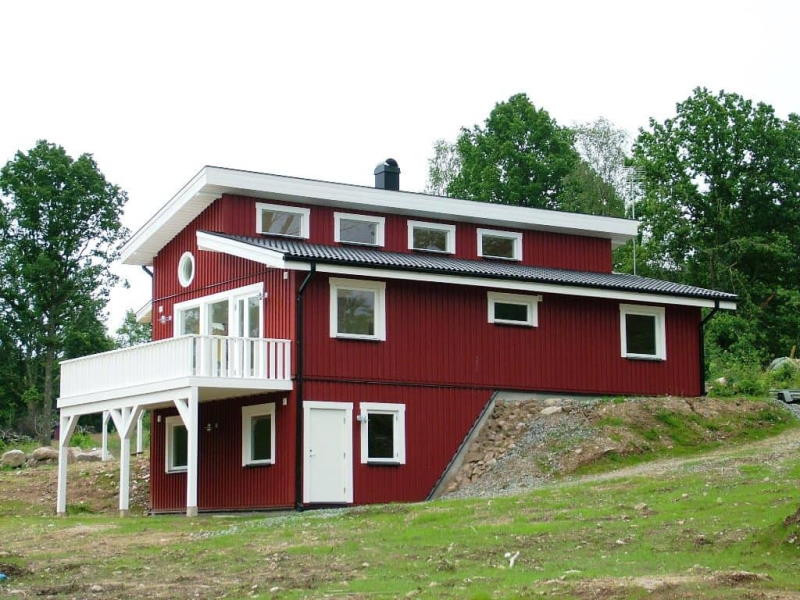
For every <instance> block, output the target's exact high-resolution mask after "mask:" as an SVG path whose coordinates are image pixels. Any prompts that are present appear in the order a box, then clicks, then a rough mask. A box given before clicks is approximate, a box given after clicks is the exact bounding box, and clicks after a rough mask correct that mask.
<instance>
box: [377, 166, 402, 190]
mask: <svg viewBox="0 0 800 600" xmlns="http://www.w3.org/2000/svg"><path fill="white" fill-rule="evenodd" d="M375 187H376V188H378V189H380V190H394V191H395V192H396V191H398V190H399V189H400V167H399V166H397V161H396V160H395V159H393V158H387V159H386V160H385V161H383V162H382V163H381V164H379V165H378V166H377V167H375Z"/></svg>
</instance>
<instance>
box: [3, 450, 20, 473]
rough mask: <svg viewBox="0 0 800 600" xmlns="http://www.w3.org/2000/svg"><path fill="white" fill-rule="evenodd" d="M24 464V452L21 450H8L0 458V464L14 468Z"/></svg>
mask: <svg viewBox="0 0 800 600" xmlns="http://www.w3.org/2000/svg"><path fill="white" fill-rule="evenodd" d="M24 464H25V453H24V452H23V451H22V450H9V451H8V452H4V453H3V456H2V458H0V465H2V466H4V467H11V468H12V469H15V468H17V467H21V466H22V465H24Z"/></svg>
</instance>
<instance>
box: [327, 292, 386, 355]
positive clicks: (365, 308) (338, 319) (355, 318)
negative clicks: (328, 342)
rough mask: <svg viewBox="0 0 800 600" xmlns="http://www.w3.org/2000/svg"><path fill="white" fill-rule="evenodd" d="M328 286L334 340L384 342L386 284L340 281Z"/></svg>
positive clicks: (331, 333) (331, 329) (331, 332)
mask: <svg viewBox="0 0 800 600" xmlns="http://www.w3.org/2000/svg"><path fill="white" fill-rule="evenodd" d="M329 282H330V295H331V299H330V335H331V337H335V338H351V339H360V340H381V341H382V340H385V339H386V306H385V295H386V284H385V283H384V282H382V281H366V280H362V279H340V278H337V277H331V278H330V279H329Z"/></svg>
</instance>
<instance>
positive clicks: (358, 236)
mask: <svg viewBox="0 0 800 600" xmlns="http://www.w3.org/2000/svg"><path fill="white" fill-rule="evenodd" d="M333 221H334V241H335V242H343V243H347V244H360V245H362V246H383V229H384V223H385V219H384V218H383V217H373V216H370V215H354V214H348V213H340V212H337V213H333Z"/></svg>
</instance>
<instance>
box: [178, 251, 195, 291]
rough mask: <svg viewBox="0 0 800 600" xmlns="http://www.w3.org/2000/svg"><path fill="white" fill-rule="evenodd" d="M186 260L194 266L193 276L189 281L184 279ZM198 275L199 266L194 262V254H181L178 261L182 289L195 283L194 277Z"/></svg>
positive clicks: (179, 281)
mask: <svg viewBox="0 0 800 600" xmlns="http://www.w3.org/2000/svg"><path fill="white" fill-rule="evenodd" d="M185 260H188V261H189V262H190V263H191V264H192V276H191V277H189V279H184V277H183V263H184V261H185ZM196 274H197V264H196V263H195V261H194V254H192V253H191V252H189V251H188V250H187V251H186V252H184V253H183V254H181V257H180V258H179V259H178V283H180V284H181V287H189V286H190V285H191V284H192V282H193V281H194V276H195V275H196Z"/></svg>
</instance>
